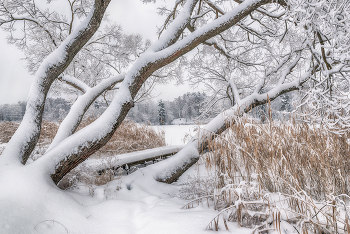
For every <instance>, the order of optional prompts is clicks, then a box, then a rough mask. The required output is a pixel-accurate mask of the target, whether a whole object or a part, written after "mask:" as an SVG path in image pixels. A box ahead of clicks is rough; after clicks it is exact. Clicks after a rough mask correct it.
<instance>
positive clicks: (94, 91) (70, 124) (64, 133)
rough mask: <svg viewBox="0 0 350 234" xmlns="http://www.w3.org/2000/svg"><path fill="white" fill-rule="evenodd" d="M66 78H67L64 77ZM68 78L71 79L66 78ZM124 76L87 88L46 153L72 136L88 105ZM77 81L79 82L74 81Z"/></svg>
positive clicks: (63, 122) (111, 78) (114, 77)
mask: <svg viewBox="0 0 350 234" xmlns="http://www.w3.org/2000/svg"><path fill="white" fill-rule="evenodd" d="M65 77H67V76H65ZM68 77H69V78H72V77H70V76H68ZM124 77H125V75H118V76H113V77H110V78H107V79H105V80H104V81H102V82H101V83H99V84H98V85H96V86H95V87H93V88H88V89H87V91H86V92H85V94H83V95H81V96H79V97H78V99H77V100H76V102H75V103H74V104H73V105H72V107H71V109H70V111H69V113H68V115H67V116H66V118H65V119H64V120H63V121H62V123H61V125H60V127H59V129H58V131H57V134H56V136H55V138H54V139H53V141H52V143H51V145H50V146H49V148H48V149H47V151H49V150H51V149H52V148H53V147H55V146H56V145H57V144H58V143H59V142H61V141H62V140H64V139H66V138H67V137H69V136H70V135H72V134H73V133H74V132H75V131H76V130H77V128H78V126H79V124H80V122H81V120H82V119H83V116H84V114H85V112H86V111H87V110H88V109H89V107H90V105H91V104H92V103H93V102H94V101H95V100H96V98H98V97H99V96H100V95H101V94H102V93H103V92H104V91H106V90H108V89H111V88H112V87H113V86H114V85H115V84H117V83H119V82H121V81H123V80H124ZM74 81H75V82H76V81H79V80H77V79H76V80H74Z"/></svg>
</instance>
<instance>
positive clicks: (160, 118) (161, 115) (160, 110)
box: [158, 100, 165, 125]
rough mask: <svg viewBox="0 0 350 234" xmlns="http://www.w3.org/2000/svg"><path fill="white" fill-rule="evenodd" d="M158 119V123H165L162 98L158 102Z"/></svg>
mask: <svg viewBox="0 0 350 234" xmlns="http://www.w3.org/2000/svg"><path fill="white" fill-rule="evenodd" d="M158 121H159V124H160V125H164V124H165V105H164V102H163V101H162V100H160V101H159V103H158Z"/></svg>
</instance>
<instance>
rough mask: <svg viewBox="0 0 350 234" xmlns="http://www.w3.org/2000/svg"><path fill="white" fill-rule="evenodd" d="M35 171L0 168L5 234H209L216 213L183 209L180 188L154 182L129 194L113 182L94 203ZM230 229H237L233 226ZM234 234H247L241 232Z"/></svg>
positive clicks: (0, 218)
mask: <svg viewBox="0 0 350 234" xmlns="http://www.w3.org/2000/svg"><path fill="white" fill-rule="evenodd" d="M33 165H34V164H30V165H28V166H26V167H14V166H11V167H7V168H6V167H5V168H4V167H2V170H1V171H0V185H1V193H0V207H1V209H0V230H1V233H3V234H17V233H18V234H19V233H28V234H31V233H33V234H34V233H35V234H37V233H46V234H50V233H92V234H93V233H104V234H109V233H111V234H112V233H133V234H138V233H140V234H141V233H142V234H148V233H152V234H157V233H169V234H171V233H174V234H178V233H183V234H187V233H188V234H192V233H198V234H200V233H208V231H206V230H205V227H206V225H207V224H208V223H209V222H210V220H211V219H212V218H213V217H214V216H215V215H216V213H217V212H216V211H214V210H213V209H212V208H208V207H206V205H203V206H199V207H197V208H194V209H189V210H187V209H181V207H183V206H184V205H185V204H186V203H187V200H183V199H180V198H178V197H176V195H177V194H178V191H179V189H180V187H181V186H180V185H168V184H162V183H159V182H156V181H154V180H150V181H149V182H145V180H142V182H140V183H133V184H132V186H131V188H132V189H131V190H129V189H127V187H126V186H125V184H124V185H123V186H122V188H121V189H119V190H118V191H117V190H116V189H115V183H116V182H112V183H111V184H109V185H104V186H100V187H99V188H97V189H96V191H95V193H94V194H95V195H94V196H93V197H91V196H89V195H87V194H86V193H84V190H73V191H71V192H67V191H62V190H59V189H58V188H57V187H56V186H55V185H54V184H53V182H52V181H51V179H50V178H47V177H45V176H43V175H42V173H41V172H40V171H38V170H37V168H36V167H35V166H33ZM201 168H202V169H203V167H201ZM191 173H194V174H197V173H198V172H197V170H196V168H195V167H193V168H192V169H191V170H190V171H189V172H187V173H186V176H188V175H190V174H191ZM180 181H181V179H180ZM229 227H230V229H231V230H235V229H237V227H236V226H235V224H233V223H229ZM221 230H222V231H220V232H218V233H227V232H226V231H223V230H225V229H224V227H223V226H221ZM238 231H239V233H250V232H251V230H250V229H245V228H239V229H238Z"/></svg>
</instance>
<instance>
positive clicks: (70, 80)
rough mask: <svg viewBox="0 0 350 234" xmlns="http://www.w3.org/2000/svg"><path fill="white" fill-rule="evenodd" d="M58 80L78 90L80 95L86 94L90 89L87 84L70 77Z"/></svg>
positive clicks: (64, 76)
mask: <svg viewBox="0 0 350 234" xmlns="http://www.w3.org/2000/svg"><path fill="white" fill-rule="evenodd" d="M58 80H60V81H63V82H65V83H67V84H69V85H70V86H72V87H74V88H76V89H78V90H79V91H81V92H82V93H86V92H87V91H88V90H89V89H90V87H89V86H88V85H87V84H85V83H84V82H82V81H81V80H78V79H77V78H75V77H73V76H70V75H63V76H59V77H58Z"/></svg>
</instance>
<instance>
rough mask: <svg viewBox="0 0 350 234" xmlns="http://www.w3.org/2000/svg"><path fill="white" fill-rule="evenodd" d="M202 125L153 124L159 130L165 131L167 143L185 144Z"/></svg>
mask: <svg viewBox="0 0 350 234" xmlns="http://www.w3.org/2000/svg"><path fill="white" fill-rule="evenodd" d="M199 126H200V125H160V126H152V127H153V128H154V129H155V130H157V131H162V130H163V131H164V132H165V142H166V144H167V145H185V144H186V143H187V142H188V141H189V140H190V139H191V137H192V136H194V135H195V133H196V131H195V130H196V129H197V128H198V127H199Z"/></svg>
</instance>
